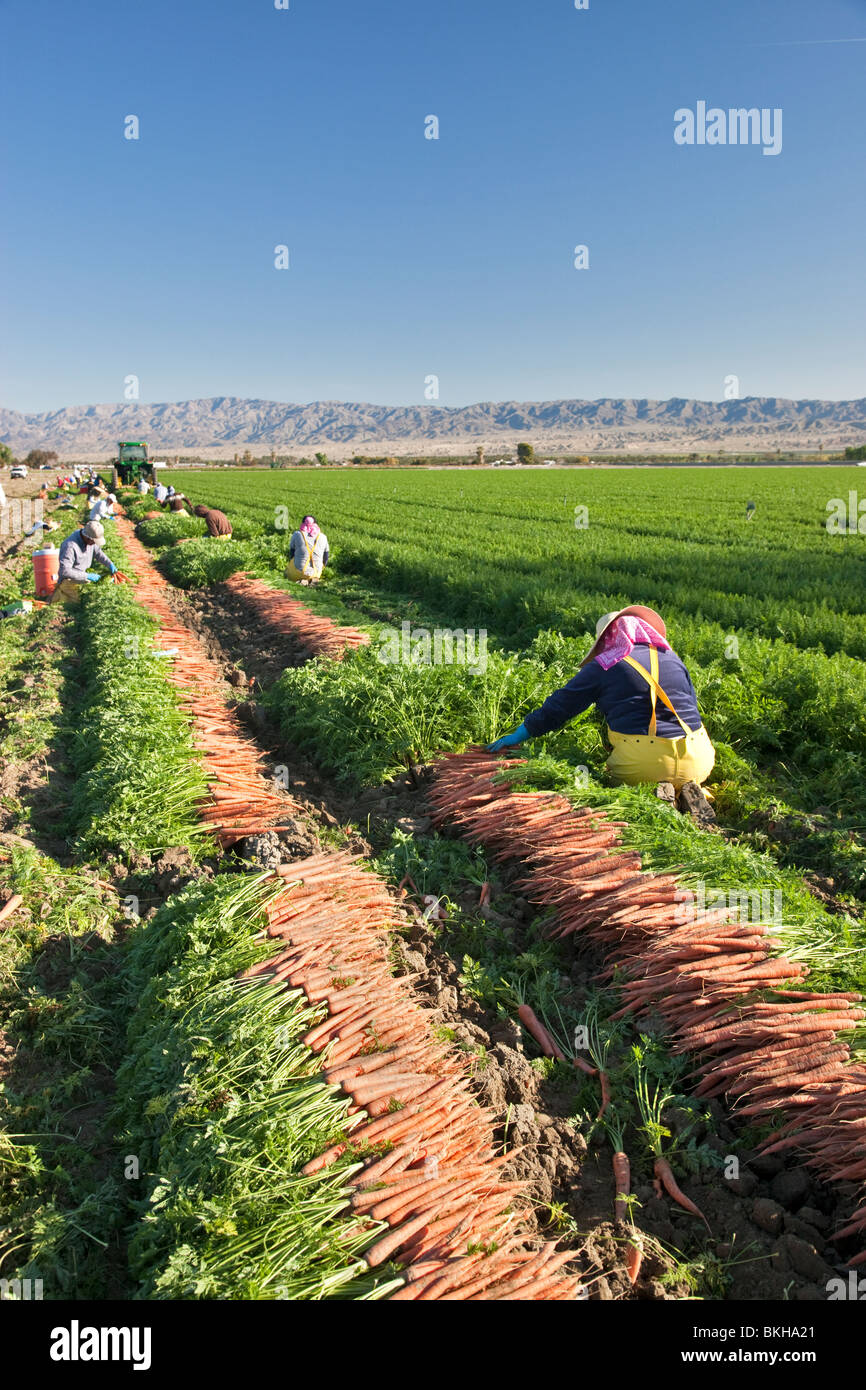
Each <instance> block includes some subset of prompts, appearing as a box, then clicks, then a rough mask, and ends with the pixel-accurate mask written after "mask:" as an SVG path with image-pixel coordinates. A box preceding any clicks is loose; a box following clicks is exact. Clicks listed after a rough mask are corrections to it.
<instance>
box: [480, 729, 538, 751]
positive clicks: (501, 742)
mask: <svg viewBox="0 0 866 1390" xmlns="http://www.w3.org/2000/svg"><path fill="white" fill-rule="evenodd" d="M531 737H532V735H531V734H530V732H529V730H528V729H527V727H526V725H525V724H518V726H517V728H516V729H514V730H513V731H512V732H511V733H510V734H504V735H503V737H502V738H498V739H497V740H496V742H495V743H488V745H487V751H488V753H498V752H500V751H501V749H503V748H514V747H515V746H516V745H517V744H518V743H523V742H524V741H525V740H526V739H528V738H531Z"/></svg>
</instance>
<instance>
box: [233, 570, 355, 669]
mask: <svg viewBox="0 0 866 1390" xmlns="http://www.w3.org/2000/svg"><path fill="white" fill-rule="evenodd" d="M226 587H227V588H228V589H230V590H231V592H232V593H233V594H236V595H237V596H238V597H239V598H242V599H243V600H244V602H245V603H246V604H247V605H248V606H249V607H250V608H251V609H252V610H253V612H254V613H255V614H256V615H257V616H258V617H259V618H261V619H262V621H263V622H266V623H267V624H268V626H269V627H272V628H273V629H274V630H275V631H276V632H281V633H283V634H284V635H285V636H287V637H293V638H294V639H295V640H296V641H297V642H298V643H299V645H300V647H301V648H302V649H303V651H304V652H305V654H306V655H308V656H329V657H332V658H333V659H334V660H335V661H340V660H342V657H343V654H344V652H345V650H346V648H347V647H362V646H366V645H367V644H368V643H369V641H370V638H369V636H368V634H367V633H366V632H361V631H360V630H359V629H358V628H356V627H340V626H339V625H338V624H337V623H334V622H332V621H331V619H330V618H326V617H324V616H322V615H321V614H318V613H311V612H310V610H309V608H307V607H306V605H305V604H303V603H299V602H298V601H297V599H293V598H289V595H288V594H286V593H284V592H283V591H282V590H281V589H272V588H270V586H269V585H267V584H263V583H262V581H261V580H260V579H254V578H253V577H252V576H251V575H248V574H233V575H232V576H231V577H230V578H229V579H227V580H226Z"/></svg>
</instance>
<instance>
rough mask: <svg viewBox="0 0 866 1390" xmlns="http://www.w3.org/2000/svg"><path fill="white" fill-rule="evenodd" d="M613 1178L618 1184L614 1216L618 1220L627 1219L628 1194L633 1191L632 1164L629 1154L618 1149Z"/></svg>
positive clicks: (615, 1155) (614, 1157)
mask: <svg viewBox="0 0 866 1390" xmlns="http://www.w3.org/2000/svg"><path fill="white" fill-rule="evenodd" d="M613 1180H614V1183H615V1185H616V1200H615V1203H614V1218H615V1220H617V1221H625V1219H626V1215H627V1212H628V1196H629V1192H630V1191H631V1164H630V1163H629V1161H628V1154H626V1153H623V1151H622V1149H618V1150H617V1152H616V1153H615V1154H614V1156H613Z"/></svg>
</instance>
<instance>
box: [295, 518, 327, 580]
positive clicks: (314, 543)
mask: <svg viewBox="0 0 866 1390" xmlns="http://www.w3.org/2000/svg"><path fill="white" fill-rule="evenodd" d="M330 555H331V552H330V550H329V548H328V537H327V536H326V535H325V533H324V531H321V530H320V529H319V526H318V524H317V522H316V519H315V517H312V516H305V517H304V519H303V521H302V522H301V525H300V529H299V530H297V531H293V532H292V539H291V541H290V542H289V563H288V565H287V566H286V574H287V575H288V577H289V579H294V580H298V581H299V582H300V583H302V584H317V583H318V582H319V580H320V579H321V577H322V570H323V569H324V568H325V565H326V564H327V563H328V560H329V559H330Z"/></svg>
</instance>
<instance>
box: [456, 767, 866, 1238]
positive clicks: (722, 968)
mask: <svg viewBox="0 0 866 1390" xmlns="http://www.w3.org/2000/svg"><path fill="white" fill-rule="evenodd" d="M513 765H514V764H513V763H512V762H509V761H505V760H503V759H501V758H497V757H494V756H492V755H491V754H490V753H487V752H485V751H482V750H478V749H473V750H470V751H469V752H468V753H464V754H450V755H448V756H446V757H445V758H443V759H442V760H441V762H440V763H439V764H438V767H437V772H436V776H435V779H434V785H433V788H432V791H431V800H432V802H433V807H434V818H435V820H436V822H437V824H441V823H443V822H444V821H445V820H446V819H447V820H450V821H452V822H453V823H455V824H456V825H457V826H458V828H459V829H460V831H461V833H462V834H463V835H464V836H466V838H468V839H472V840H475V841H480V842H481V843H483V844H484V845H485V846H486V848H487V849H488V850H492V851H493V853H494V855H495V857H496V858H498V859H505V858H512V859H513V858H522V859H524V860H526V862H527V864H528V873H527V875H526V877H525V878H524V879H523V880H522V882H521V886H522V887H523V889H524V890H525V891H526V892H527V893H528V894H529V895H530V896H531V897H532V898H533V899H534V900H535V901H536V902H538V903H540V904H544V905H546V906H549V907H551V908H553V909H554V910H555V913H556V924H555V926H554V927H553V928H552V931H551V934H552V935H554V936H558V937H565V936H570V935H572V934H574V933H576V932H580V933H581V935H582V936H583V937H585V938H588V939H590V940H592V941H593V942H594V943H596V944H597V945H599V946H601V947H602V948H603V950H604V951H605V955H606V959H607V962H608V964H607V968H606V969H605V971H604V972H603V978H606V979H610V978H611V976H612V975H613V972H614V970H616V972H617V979H618V981H619V982H620V983H621V986H622V991H623V995H624V1003H623V1007H622V1009H621V1010H620V1015H625V1014H629V1013H631V1014H634V1015H640V1014H641V1013H645V1012H647V1011H649V1010H650V1009H652V1010H653V1011H654V1012H655V1013H656V1014H660V1015H661V1016H662V1018H663V1019H664V1021H665V1022H666V1024H667V1026H668V1029H669V1033H670V1036H671V1039H672V1042H673V1050H674V1051H675V1052H677V1053H686V1052H688V1053H691V1054H694V1055H696V1056H697V1057H698V1058H699V1059H700V1064H699V1066H698V1068H697V1070H696V1072H695V1073H694V1075H695V1076H696V1077H697V1078H698V1085H697V1092H698V1094H700V1095H707V1096H725V1097H727V1099H728V1100H729V1101H730V1102H732V1103H733V1104H734V1105H735V1106H736V1107H737V1113H738V1114H740V1115H742V1116H744V1117H747V1118H750V1119H757V1120H765V1121H766V1120H773V1119H775V1118H776V1117H777V1116H778V1114H779V1113H780V1112H781V1113H783V1114H789V1113H791V1112H793V1115H794V1118H793V1119H791V1120H790V1121H789V1122H788V1124H787V1125H786V1126H785V1128H784V1129H783V1130H782V1131H781V1136H779V1135H774V1136H773V1138H772V1139H771V1140H769V1141H768V1143H767V1151H768V1152H776V1151H781V1150H782V1149H796V1150H797V1151H798V1152H799V1153H800V1154H801V1155H802V1157H803V1159H804V1161H805V1162H806V1163H807V1164H809V1165H810V1166H811V1167H813V1168H815V1169H816V1170H817V1171H818V1172H819V1173H820V1175H821V1176H822V1177H825V1178H827V1179H830V1180H835V1181H839V1182H844V1181H856V1182H861V1183H862V1182H866V1067H864V1066H862V1065H858V1064H854V1063H852V1061H851V1053H850V1049H849V1047H848V1044H847V1043H846V1042H845V1041H843V1040H842V1038H841V1037H840V1035H841V1034H844V1033H846V1032H848V1031H849V1030H852V1029H853V1028H855V1027H856V1026H857V1025H858V1023H859V1021H860V1019H862V1018H863V1017H864V1011H863V1010H862V1009H858V1008H856V1007H855V1006H856V1005H857V1004H858V1003H860V1001H861V996H860V995H858V994H820V993H810V992H808V991H806V990H804V989H802V988H801V987H800V986H802V984H803V983H804V981H805V979H806V977H807V975H808V973H809V972H808V970H807V969H805V968H804V967H803V966H802V965H800V964H797V963H796V962H793V961H791V960H788V959H787V958H786V957H785V956H783V955H780V954H778V952H779V948H780V946H781V942H780V941H779V940H778V939H777V938H774V937H773V936H772V935H770V929H769V928H768V927H765V926H764V925H762V924H761V923H754V922H748V923H745V922H740V921H739V920H738V919H737V918H736V916H734V918H733V919H732V914H731V912H730V911H729V910H728V909H723V910H719V911H711V912H704V913H702V914H701V915H700V919H699V920H696V917H695V912H694V911H693V910H690V908H689V901H690V900H691V899H692V896H693V895H692V894H691V893H690V892H689V891H688V890H685V889H684V888H683V887H682V886H681V885H680V884H679V882H678V880H677V877H676V875H675V874H659V875H653V874H649V873H644V872H643V870H642V868H641V859H640V855H638V854H635V853H634V852H631V851H627V850H625V849H624V848H623V847H622V844H621V839H620V836H619V833H618V832H619V830H620V828H621V823H618V822H616V821H611V820H608V819H607V817H606V815H605V813H604V812H603V811H593V810H591V809H589V808H584V809H581V810H575V809H574V808H573V807H572V806H571V803H570V802H568V801H567V800H566V799H565V797H562V796H558V795H549V794H547V793H541V792H518V791H513V790H512V789H511V787H510V786H509V784H508V783H507V782H496V781H495V780H494V779H495V778H496V777H497V775H498V774H499V773H501V772H502V771H503V769H504V768H506V767H508V766H513ZM864 1234H866V1200H864V1204H863V1205H862V1206H861V1207H860V1208H859V1209H858V1213H857V1215H856V1216H855V1217H854V1218H853V1220H852V1221H851V1223H850V1224H849V1225H848V1226H847V1227H844V1228H843V1230H842V1231H841V1232H839V1233H837V1238H838V1239H843V1238H848V1237H849V1236H853V1235H864ZM864 1259H866V1252H864V1253H863V1254H862V1255H858V1256H856V1258H855V1260H854V1261H853V1262H854V1263H859V1262H861V1261H862V1260H864Z"/></svg>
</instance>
